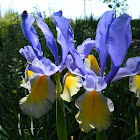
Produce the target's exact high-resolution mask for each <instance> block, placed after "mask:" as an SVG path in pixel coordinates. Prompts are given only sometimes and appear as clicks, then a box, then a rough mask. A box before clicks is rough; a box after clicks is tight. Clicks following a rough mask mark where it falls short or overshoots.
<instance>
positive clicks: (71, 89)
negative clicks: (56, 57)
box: [60, 72, 82, 102]
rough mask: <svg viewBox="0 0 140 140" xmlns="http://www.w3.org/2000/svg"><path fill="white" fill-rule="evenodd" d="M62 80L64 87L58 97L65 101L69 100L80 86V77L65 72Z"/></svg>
mask: <svg viewBox="0 0 140 140" xmlns="http://www.w3.org/2000/svg"><path fill="white" fill-rule="evenodd" d="M63 80H64V89H63V93H62V94H61V95H60V97H61V98H62V99H63V100H65V101H67V102H71V100H72V96H73V95H75V94H77V93H78V91H79V90H80V87H82V84H81V82H80V77H79V76H76V75H74V74H72V73H69V72H68V73H66V74H65V76H64V78H63Z"/></svg>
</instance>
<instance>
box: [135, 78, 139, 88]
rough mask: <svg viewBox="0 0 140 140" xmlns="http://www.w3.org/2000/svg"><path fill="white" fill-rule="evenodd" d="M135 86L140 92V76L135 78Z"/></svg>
mask: <svg viewBox="0 0 140 140" xmlns="http://www.w3.org/2000/svg"><path fill="white" fill-rule="evenodd" d="M135 86H136V89H137V90H140V75H136V76H135Z"/></svg>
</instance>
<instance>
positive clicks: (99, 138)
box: [96, 130, 106, 140]
mask: <svg viewBox="0 0 140 140" xmlns="http://www.w3.org/2000/svg"><path fill="white" fill-rule="evenodd" d="M96 140H106V131H105V130H103V131H101V132H99V131H98V130H97V131H96Z"/></svg>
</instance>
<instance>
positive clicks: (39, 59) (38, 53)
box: [19, 11, 72, 76]
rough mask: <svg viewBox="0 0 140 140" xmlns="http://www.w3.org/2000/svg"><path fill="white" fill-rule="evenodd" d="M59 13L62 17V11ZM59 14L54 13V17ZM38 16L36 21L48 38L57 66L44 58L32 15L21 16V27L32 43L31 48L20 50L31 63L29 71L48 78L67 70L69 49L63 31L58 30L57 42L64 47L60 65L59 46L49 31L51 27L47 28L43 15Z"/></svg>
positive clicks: (47, 41)
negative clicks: (66, 62)
mask: <svg viewBox="0 0 140 140" xmlns="http://www.w3.org/2000/svg"><path fill="white" fill-rule="evenodd" d="M57 13H61V16H62V11H59V12H57ZM57 13H54V15H55V14H57ZM37 15H38V17H37V20H36V21H37V25H38V27H39V28H40V29H41V31H42V32H43V34H44V36H45V38H46V43H47V46H48V47H49V49H50V50H51V52H52V54H53V56H54V58H55V62H56V64H54V63H53V62H51V60H49V59H47V58H44V57H43V52H42V50H41V45H40V43H39V39H38V36H37V33H36V31H35V29H34V27H33V23H34V21H35V18H34V16H33V15H32V14H26V13H23V14H22V15H21V17H22V21H21V27H22V30H23V33H24V35H25V37H26V38H27V39H28V41H29V42H30V44H31V46H26V47H25V48H24V49H20V51H19V52H20V53H21V54H22V55H23V56H24V57H25V58H26V59H27V61H28V62H29V66H28V69H29V70H31V71H33V72H34V73H37V74H39V73H40V74H41V75H42V74H44V75H46V76H50V75H52V74H54V73H56V72H57V71H59V72H61V71H62V70H63V69H64V68H65V61H66V58H67V55H68V53H69V49H68V47H67V44H66V40H65V38H63V35H62V33H61V31H59V29H58V28H56V29H57V41H58V43H59V44H60V45H61V47H62V63H61V64H59V58H58V50H57V45H56V41H55V39H54V36H53V34H52V32H51V30H50V29H49V27H48V26H47V24H46V23H45V22H44V20H43V18H42V15H41V13H40V12H39V13H37ZM59 18H61V17H59ZM66 20H67V22H68V23H69V22H70V21H69V20H68V19H66ZM69 26H70V25H69ZM68 28H69V27H67V28H66V29H65V30H68ZM71 30H72V29H71ZM66 34H67V33H66ZM68 34H69V33H68Z"/></svg>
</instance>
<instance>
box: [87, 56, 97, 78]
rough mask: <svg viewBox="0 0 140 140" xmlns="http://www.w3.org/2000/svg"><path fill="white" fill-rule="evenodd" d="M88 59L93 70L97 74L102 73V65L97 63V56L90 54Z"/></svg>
mask: <svg viewBox="0 0 140 140" xmlns="http://www.w3.org/2000/svg"><path fill="white" fill-rule="evenodd" d="M88 61H89V63H91V70H92V71H93V72H95V73H96V74H97V75H100V67H99V65H98V63H97V60H96V58H95V57H94V56H93V55H88Z"/></svg>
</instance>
